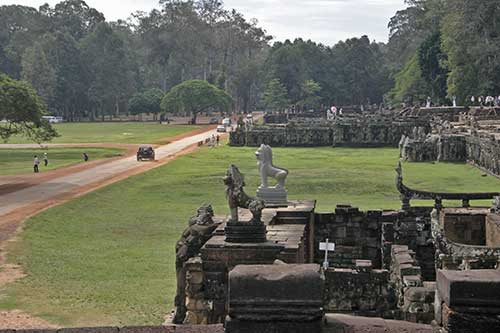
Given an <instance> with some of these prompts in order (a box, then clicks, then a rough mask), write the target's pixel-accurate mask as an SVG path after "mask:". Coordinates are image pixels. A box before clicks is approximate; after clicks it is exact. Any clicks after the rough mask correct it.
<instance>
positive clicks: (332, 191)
mask: <svg viewBox="0 0 500 333" xmlns="http://www.w3.org/2000/svg"><path fill="white" fill-rule="evenodd" d="M254 151H255V149H252V148H229V147H221V148H215V149H210V148H202V149H201V150H200V151H198V152H196V153H194V154H192V155H187V156H184V157H181V158H179V159H177V160H175V161H173V162H172V163H170V164H168V165H166V166H163V167H160V168H157V169H154V170H152V171H149V172H147V173H145V174H142V175H138V176H134V177H132V178H129V179H127V180H125V181H122V182H119V183H117V184H114V185H111V186H108V187H106V188H103V189H101V190H98V191H96V192H94V193H91V194H88V195H85V196H83V197H81V198H78V199H75V200H73V201H71V202H68V203H66V204H64V205H62V206H58V207H54V208H52V209H49V210H47V211H45V212H43V213H41V214H39V215H37V216H35V217H33V218H31V219H30V220H28V221H27V223H26V229H25V231H24V232H23V233H22V234H21V236H20V237H19V240H18V241H17V242H16V243H14V244H13V245H12V246H11V248H10V256H9V260H10V261H11V262H14V263H20V264H21V265H22V266H23V268H24V269H25V271H26V272H27V273H28V276H27V277H26V278H24V279H22V280H20V281H18V282H16V283H14V284H12V285H10V286H9V287H8V289H7V290H6V292H5V295H6V296H5V297H3V298H0V309H14V308H18V309H22V310H24V311H28V312H30V313H32V314H34V315H36V316H41V317H43V318H46V319H48V320H52V321H55V322H57V323H60V324H62V325H92V326H94V325H110V324H112V325H125V324H127V325H140V324H160V323H161V322H162V321H163V319H164V316H165V315H166V314H167V313H168V312H169V311H170V310H171V308H172V306H173V304H172V303H173V297H174V292H175V274H174V270H175V268H174V261H175V256H174V248H175V242H176V241H177V239H178V238H179V236H180V234H181V232H182V230H183V229H184V228H185V227H186V225H187V221H188V218H189V216H191V215H193V213H194V212H195V210H196V208H197V207H198V206H199V205H200V204H201V203H203V202H211V203H212V204H213V205H214V209H215V212H216V214H226V213H227V205H226V202H225V195H224V186H223V184H222V181H221V178H222V176H223V174H224V173H225V170H226V168H227V167H228V165H229V164H230V163H236V164H237V165H238V166H239V168H240V170H241V171H242V172H244V173H245V175H246V182H247V187H246V188H247V192H248V193H250V194H253V193H254V191H255V189H256V187H257V185H258V183H259V179H258V175H257V170H256V162H255V157H254ZM274 154H275V156H274V161H275V164H276V165H278V166H283V167H287V168H288V169H289V170H290V176H289V179H288V181H287V188H288V190H289V196H290V198H291V199H317V200H318V209H317V211H331V210H333V209H334V207H335V205H336V204H337V203H348V202H350V203H353V204H355V205H358V206H360V207H361V208H363V209H368V208H398V207H399V206H400V202H399V199H398V194H397V193H396V190H395V185H394V178H395V172H394V168H395V165H396V162H397V158H398V151H397V150H396V149H347V148H338V149H332V148H318V149H301V148H287V149H275V150H274ZM404 169H405V180H406V182H407V183H408V184H409V185H411V186H418V188H420V189H427V190H442V191H465V190H467V191H492V190H499V189H500V181H499V180H497V179H496V178H493V177H482V173H481V172H480V171H478V170H477V169H475V168H472V167H470V166H467V165H458V164H430V163H419V164H405V166H404ZM428 204H431V203H428Z"/></svg>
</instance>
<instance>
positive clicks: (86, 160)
mask: <svg viewBox="0 0 500 333" xmlns="http://www.w3.org/2000/svg"><path fill="white" fill-rule="evenodd" d="M83 161H84V162H88V161H89V155H87V153H83Z"/></svg>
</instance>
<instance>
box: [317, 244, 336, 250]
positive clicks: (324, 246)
mask: <svg viewBox="0 0 500 333" xmlns="http://www.w3.org/2000/svg"><path fill="white" fill-rule="evenodd" d="M319 249H320V251H326V250H328V251H335V243H319Z"/></svg>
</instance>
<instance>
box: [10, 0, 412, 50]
mask: <svg viewBox="0 0 500 333" xmlns="http://www.w3.org/2000/svg"><path fill="white" fill-rule="evenodd" d="M58 2H60V1H59V0H0V5H9V4H18V5H25V6H32V7H35V8H38V7H39V6H40V5H42V4H44V3H49V4H50V5H54V4H56V3H58ZM86 3H87V4H88V5H89V6H91V7H94V8H96V9H97V10H99V11H100V12H102V13H104V15H105V16H106V19H107V20H108V21H113V20H116V19H119V18H121V19H125V18H127V17H128V16H129V15H130V13H132V12H135V11H138V10H140V11H146V12H148V11H150V10H151V9H153V8H157V7H158V1H157V0H86ZM224 4H225V7H226V8H235V9H236V10H238V11H239V12H241V13H243V15H244V16H245V17H246V18H247V19H251V18H256V19H257V20H258V21H259V26H260V27H262V28H264V29H265V30H266V31H267V33H268V34H269V35H271V36H273V37H274V38H275V40H280V41H283V40H285V39H291V40H293V39H295V38H297V37H301V38H303V39H306V40H307V39H311V40H313V41H316V42H321V43H323V44H325V45H334V44H335V43H336V42H338V41H339V40H345V39H347V38H351V37H360V36H362V35H368V37H370V39H371V40H376V41H379V42H386V41H387V38H388V29H387V23H388V22H389V19H390V18H391V17H392V16H393V15H394V14H395V13H396V11H397V10H400V9H403V8H404V7H405V5H404V1H403V0H225V1H224Z"/></svg>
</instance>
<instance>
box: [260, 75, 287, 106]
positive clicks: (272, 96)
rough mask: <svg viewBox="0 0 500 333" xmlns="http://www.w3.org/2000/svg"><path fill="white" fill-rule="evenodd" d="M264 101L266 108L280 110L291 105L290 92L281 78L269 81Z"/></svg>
mask: <svg viewBox="0 0 500 333" xmlns="http://www.w3.org/2000/svg"><path fill="white" fill-rule="evenodd" d="M262 102H263V103H264V105H265V106H266V108H268V109H270V110H273V111H280V112H281V111H283V110H284V109H285V108H286V107H288V106H289V105H290V99H289V98H288V92H287V90H286V88H285V86H284V85H283V84H281V81H280V80H279V79H272V80H271V81H269V83H268V84H267V87H266V90H265V91H264V96H263V98H262Z"/></svg>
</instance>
